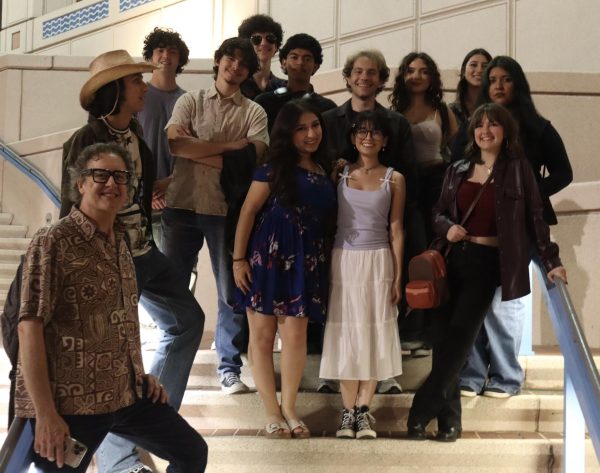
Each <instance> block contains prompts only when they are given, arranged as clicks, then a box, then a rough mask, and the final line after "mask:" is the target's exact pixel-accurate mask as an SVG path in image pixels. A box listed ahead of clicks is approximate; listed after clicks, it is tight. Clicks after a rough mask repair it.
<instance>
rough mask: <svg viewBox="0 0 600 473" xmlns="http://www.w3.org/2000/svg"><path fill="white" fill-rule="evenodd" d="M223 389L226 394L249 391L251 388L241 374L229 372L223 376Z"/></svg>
mask: <svg viewBox="0 0 600 473" xmlns="http://www.w3.org/2000/svg"><path fill="white" fill-rule="evenodd" d="M221 391H223V392H224V393H225V394H241V393H247V392H248V391H249V389H248V386H246V385H245V384H244V383H243V382H242V380H241V379H240V375H239V374H237V373H233V372H229V373H225V374H224V375H223V376H222V377H221Z"/></svg>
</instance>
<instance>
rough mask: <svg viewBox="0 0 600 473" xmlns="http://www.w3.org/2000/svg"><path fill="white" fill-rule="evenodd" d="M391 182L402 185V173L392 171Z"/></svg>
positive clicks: (403, 183) (397, 185)
mask: <svg viewBox="0 0 600 473" xmlns="http://www.w3.org/2000/svg"><path fill="white" fill-rule="evenodd" d="M392 183H393V184H394V186H395V187H404V185H405V179H404V176H403V175H402V173H400V172H398V171H394V172H393V173H392Z"/></svg>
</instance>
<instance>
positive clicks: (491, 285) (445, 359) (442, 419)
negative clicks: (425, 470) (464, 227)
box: [408, 242, 500, 430]
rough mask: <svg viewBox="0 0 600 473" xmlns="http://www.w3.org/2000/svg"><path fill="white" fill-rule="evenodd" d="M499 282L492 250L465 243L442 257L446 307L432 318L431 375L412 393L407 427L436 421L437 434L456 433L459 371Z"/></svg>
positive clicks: (459, 426)
mask: <svg viewBox="0 0 600 473" xmlns="http://www.w3.org/2000/svg"><path fill="white" fill-rule="evenodd" d="M499 282H500V274H499V260H498V249H497V248H493V247H487V246H483V245H476V244H473V243H469V242H460V243H458V244H455V245H454V246H453V248H452V250H451V252H450V255H449V257H448V283H449V288H450V301H449V302H448V304H447V305H446V306H445V307H444V308H441V309H439V310H438V311H437V312H438V313H437V314H436V315H435V316H434V333H433V336H434V343H433V358H432V367H431V373H430V374H429V376H428V378H427V379H426V380H425V382H424V383H423V385H422V386H421V387H420V388H419V389H418V391H417V392H416V393H415V397H414V399H413V403H412V406H411V408H410V413H409V416H408V425H409V426H412V425H416V424H423V425H427V423H429V421H430V420H432V419H433V418H436V417H437V419H438V426H439V428H440V429H442V430H446V429H448V428H450V427H456V428H458V429H462V424H461V404H460V387H459V385H458V376H459V374H460V370H461V369H462V367H463V365H464V364H465V361H466V360H467V356H468V354H469V351H470V350H471V347H472V346H473V343H474V342H475V338H476V337H477V334H478V333H479V329H480V328H481V325H482V324H483V319H484V318H485V314H486V311H487V309H488V307H489V305H490V303H491V302H492V299H493V297H494V292H495V290H496V287H497V286H498V284H499Z"/></svg>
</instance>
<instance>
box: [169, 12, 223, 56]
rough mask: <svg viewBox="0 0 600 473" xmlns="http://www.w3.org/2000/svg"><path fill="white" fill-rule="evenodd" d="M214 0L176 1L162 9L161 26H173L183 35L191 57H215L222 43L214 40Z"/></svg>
mask: <svg viewBox="0 0 600 473" xmlns="http://www.w3.org/2000/svg"><path fill="white" fill-rule="evenodd" d="M212 4H213V2H209V1H202V2H198V1H187V2H181V3H176V4H175V5H171V6H169V7H166V8H164V9H163V10H162V19H161V26H165V27H168V28H173V29H174V30H176V31H177V32H178V33H179V34H181V36H182V37H183V39H184V41H185V43H186V44H187V45H188V48H190V57H196V58H209V57H213V55H214V52H215V49H216V48H217V47H218V46H219V44H220V43H221V41H220V38H215V41H217V42H218V44H217V45H216V46H215V43H214V42H213V9H212Z"/></svg>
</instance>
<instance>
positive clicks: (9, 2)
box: [3, 0, 28, 25]
mask: <svg viewBox="0 0 600 473" xmlns="http://www.w3.org/2000/svg"><path fill="white" fill-rule="evenodd" d="M4 1H6V20H4V19H3V21H6V24H7V25H11V24H13V23H17V22H19V21H25V20H26V19H27V3H28V1H27V0H4Z"/></svg>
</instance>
